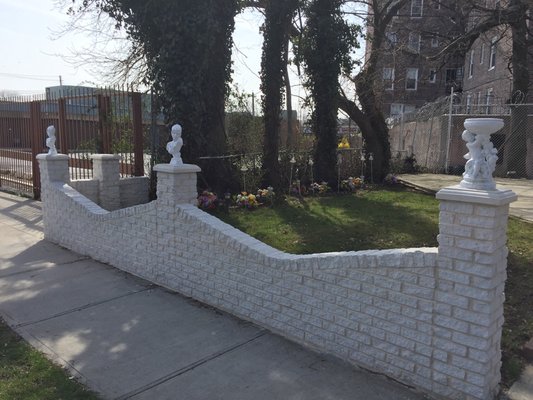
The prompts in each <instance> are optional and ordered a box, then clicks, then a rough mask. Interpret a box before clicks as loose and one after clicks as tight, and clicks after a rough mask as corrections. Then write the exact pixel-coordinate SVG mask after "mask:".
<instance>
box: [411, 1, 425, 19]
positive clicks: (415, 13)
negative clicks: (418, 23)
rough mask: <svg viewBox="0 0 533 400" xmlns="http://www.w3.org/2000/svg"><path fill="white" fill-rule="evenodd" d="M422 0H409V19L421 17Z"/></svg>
mask: <svg viewBox="0 0 533 400" xmlns="http://www.w3.org/2000/svg"><path fill="white" fill-rule="evenodd" d="M423 7H424V0H411V17H421V16H422V8H423Z"/></svg>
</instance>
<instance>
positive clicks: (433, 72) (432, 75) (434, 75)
mask: <svg viewBox="0 0 533 400" xmlns="http://www.w3.org/2000/svg"><path fill="white" fill-rule="evenodd" d="M435 82H437V70H436V69H430V70H429V83H435Z"/></svg>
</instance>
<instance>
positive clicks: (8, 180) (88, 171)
mask: <svg viewBox="0 0 533 400" xmlns="http://www.w3.org/2000/svg"><path fill="white" fill-rule="evenodd" d="M54 89H55V90H54ZM50 125H54V126H55V127H56V136H57V142H56V146H57V148H58V151H59V152H61V153H64V154H68V156H69V167H70V174H71V178H72V179H89V178H91V177H92V161H91V158H90V156H91V155H92V154H98V153H104V154H109V153H114V154H120V155H121V156H122V161H121V174H122V176H142V175H145V174H148V173H149V167H148V164H149V159H150V148H149V147H150V145H149V144H150V142H151V136H153V135H154V131H156V132H157V133H158V134H161V131H162V130H163V131H164V125H163V122H162V116H161V114H160V113H159V112H158V111H157V110H155V107H153V98H152V96H151V95H150V94H142V93H138V92H134V91H130V90H115V89H97V88H88V87H58V88H51V89H47V93H46V95H43V96H34V97H31V98H29V97H16V98H9V99H0V187H2V188H7V189H10V190H13V191H17V192H21V193H26V194H28V195H32V196H33V197H34V198H39V195H40V177H39V169H38V165H37V162H36V161H35V156H36V155H37V154H39V153H42V152H46V151H47V149H46V148H45V141H46V128H47V127H48V126H50Z"/></svg>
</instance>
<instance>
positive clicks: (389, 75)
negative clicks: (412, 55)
mask: <svg viewBox="0 0 533 400" xmlns="http://www.w3.org/2000/svg"><path fill="white" fill-rule="evenodd" d="M383 89H385V90H394V68H383Z"/></svg>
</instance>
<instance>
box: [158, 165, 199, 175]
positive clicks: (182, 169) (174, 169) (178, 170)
mask: <svg viewBox="0 0 533 400" xmlns="http://www.w3.org/2000/svg"><path fill="white" fill-rule="evenodd" d="M154 171H157V172H165V173H167V174H185V173H189V172H200V171H202V170H201V168H200V167H199V166H198V165H194V164H183V165H170V164H157V165H155V166H154Z"/></svg>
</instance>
